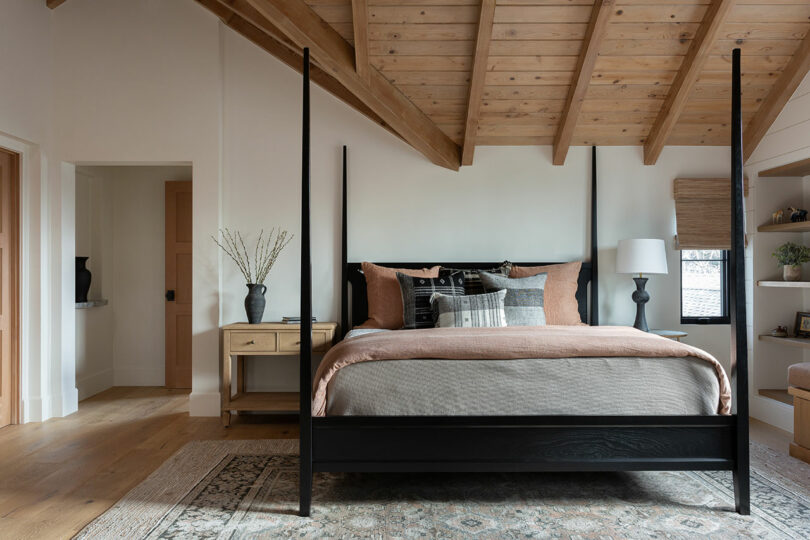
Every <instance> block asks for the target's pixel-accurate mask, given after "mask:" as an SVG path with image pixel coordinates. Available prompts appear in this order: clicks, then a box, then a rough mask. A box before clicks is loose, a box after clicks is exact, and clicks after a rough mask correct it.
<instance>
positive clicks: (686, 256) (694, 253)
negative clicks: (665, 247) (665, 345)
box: [681, 249, 729, 324]
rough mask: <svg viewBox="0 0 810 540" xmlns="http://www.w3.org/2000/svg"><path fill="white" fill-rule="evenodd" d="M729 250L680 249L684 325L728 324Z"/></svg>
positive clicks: (682, 318) (682, 321) (682, 322)
mask: <svg viewBox="0 0 810 540" xmlns="http://www.w3.org/2000/svg"><path fill="white" fill-rule="evenodd" d="M728 323H729V316H728V251H726V250H723V249H687V250H682V251H681V324H728Z"/></svg>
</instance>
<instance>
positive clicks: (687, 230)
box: [675, 178, 748, 249]
mask: <svg viewBox="0 0 810 540" xmlns="http://www.w3.org/2000/svg"><path fill="white" fill-rule="evenodd" d="M744 186H745V190H744V191H745V193H744V194H745V196H746V197H747V196H748V179H747V178H746V179H745V181H744ZM675 221H676V226H677V231H678V236H677V242H676V248H677V249H731V181H730V180H729V179H728V178H676V179H675Z"/></svg>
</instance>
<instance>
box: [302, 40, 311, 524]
mask: <svg viewBox="0 0 810 540" xmlns="http://www.w3.org/2000/svg"><path fill="white" fill-rule="evenodd" d="M303 67H304V69H303V75H304V87H303V114H302V118H303V126H302V130H301V131H302V139H301V354H300V356H299V359H300V366H299V369H300V386H299V395H300V398H301V403H300V407H301V409H300V417H299V429H300V435H299V442H300V453H301V463H300V466H301V474H300V478H299V513H300V515H301V516H309V510H310V503H311V500H312V261H311V253H310V228H309V49H308V48H304V66H303Z"/></svg>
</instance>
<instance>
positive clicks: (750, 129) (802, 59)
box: [743, 32, 810, 161]
mask: <svg viewBox="0 0 810 540" xmlns="http://www.w3.org/2000/svg"><path fill="white" fill-rule="evenodd" d="M743 62H744V61H743ZM743 65H745V64H744V63H743ZM808 72H810V32H808V33H807V35H806V36H805V37H804V40H803V41H802V43H801V45H800V46H799V49H798V50H797V51H796V52H795V53H793V58H792V59H791V60H790V62H789V63H788V65H787V66H786V67H785V70H784V71H783V72H782V74H781V75H780V76H779V78H778V79H777V80H776V83H774V85H773V88H771V91H770V92H769V93H768V97H767V98H766V99H765V102H764V103H763V104H762V105H761V106H760V107H759V110H758V111H757V113H756V115H755V116H754V117H753V118H752V119H751V121H750V122H749V123H748V125H747V126H746V127H745V130H744V131H743V160H746V161H747V160H748V158H749V157H751V154H753V153H754V150H756V149H757V146H759V143H760V141H762V138H763V137H764V136H765V134H766V133H768V130H769V129H770V128H771V125H773V123H774V121H775V120H776V117H777V116H779V113H780V112H782V109H783V108H784V107H785V105H786V104H787V102H788V101H789V100H790V97H791V96H792V95H793V93H794V92H795V91H796V89H797V88H798V87H799V85H800V84H801V82H802V81H803V80H804V78H805V76H807V73H808Z"/></svg>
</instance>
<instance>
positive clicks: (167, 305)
mask: <svg viewBox="0 0 810 540" xmlns="http://www.w3.org/2000/svg"><path fill="white" fill-rule="evenodd" d="M191 184H192V168H191V166H190V165H150V164H144V165H79V166H77V167H76V256H77V258H79V257H81V258H84V257H87V259H86V261H85V264H86V267H87V268H88V269H89V270H90V272H91V274H92V278H91V284H90V288H89V292H88V295H87V300H88V302H87V303H84V304H81V305H80V304H78V303H77V305H76V388H77V389H78V392H79V400H80V401H81V400H84V399H86V398H88V397H90V396H93V395H95V394H97V393H99V392H102V391H104V390H106V389H108V388H110V387H123V386H127V387H134V386H150V387H164V386H165V387H168V388H190V386H191V221H190V220H191V210H192V204H191ZM178 186H182V187H183V188H182V189H178ZM170 192H171V193H173V195H171V196H170ZM171 216H174V217H171ZM172 266H173V267H174V271H173V272H170V271H169V269H170V268H171V267H172ZM172 276H174V277H172ZM169 291H174V299H173V300H169V296H170V295H167V293H168V292H169ZM175 311H176V313H175ZM183 365H188V369H187V370H186V371H184V370H183V369H178V366H183ZM177 375H179V379H178V377H177ZM178 381H179V382H178Z"/></svg>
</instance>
